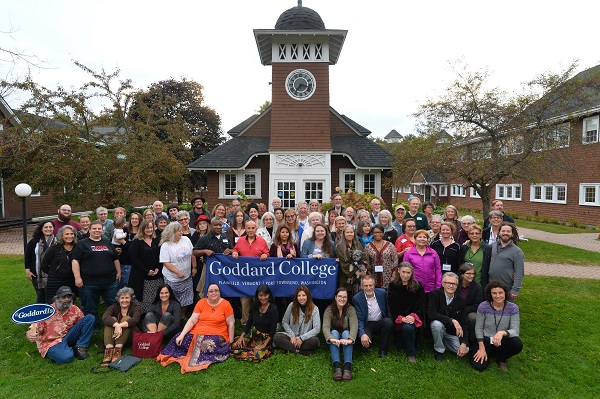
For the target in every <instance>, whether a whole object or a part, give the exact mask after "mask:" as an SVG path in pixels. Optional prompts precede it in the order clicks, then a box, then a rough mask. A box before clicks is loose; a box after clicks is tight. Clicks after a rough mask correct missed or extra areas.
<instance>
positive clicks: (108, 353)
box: [100, 348, 115, 367]
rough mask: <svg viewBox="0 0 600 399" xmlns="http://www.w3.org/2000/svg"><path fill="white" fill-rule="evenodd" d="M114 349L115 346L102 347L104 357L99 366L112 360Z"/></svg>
mask: <svg viewBox="0 0 600 399" xmlns="http://www.w3.org/2000/svg"><path fill="white" fill-rule="evenodd" d="M114 350H115V348H106V349H104V359H102V363H100V366H102V367H107V366H108V364H109V363H110V362H111V361H112V357H113V352H114Z"/></svg>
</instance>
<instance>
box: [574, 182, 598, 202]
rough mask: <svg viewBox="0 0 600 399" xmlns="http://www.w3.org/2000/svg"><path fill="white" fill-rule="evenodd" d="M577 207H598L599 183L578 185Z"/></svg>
mask: <svg viewBox="0 0 600 399" xmlns="http://www.w3.org/2000/svg"><path fill="white" fill-rule="evenodd" d="M579 205H589V206H600V183H581V184H580V185H579Z"/></svg>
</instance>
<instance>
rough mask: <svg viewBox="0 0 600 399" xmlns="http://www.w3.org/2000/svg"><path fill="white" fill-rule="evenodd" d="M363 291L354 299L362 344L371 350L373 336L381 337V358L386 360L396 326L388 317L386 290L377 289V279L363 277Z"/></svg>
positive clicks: (368, 276)
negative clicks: (391, 336)
mask: <svg viewBox="0 0 600 399" xmlns="http://www.w3.org/2000/svg"><path fill="white" fill-rule="evenodd" d="M362 289H363V290H362V291H360V292H359V293H357V294H356V295H354V298H353V304H354V308H355V309H356V315H357V317H358V335H359V336H360V342H361V343H362V346H363V347H365V348H369V347H370V346H371V344H372V341H371V337H372V336H373V334H379V335H381V341H380V342H379V357H381V358H384V357H385V356H386V355H387V350H388V342H389V341H390V335H391V334H392V327H393V325H394V324H393V322H392V320H391V319H390V318H389V317H388V312H387V304H386V300H385V290H384V289H383V288H375V279H374V278H373V276H370V275H367V276H365V277H363V279H362Z"/></svg>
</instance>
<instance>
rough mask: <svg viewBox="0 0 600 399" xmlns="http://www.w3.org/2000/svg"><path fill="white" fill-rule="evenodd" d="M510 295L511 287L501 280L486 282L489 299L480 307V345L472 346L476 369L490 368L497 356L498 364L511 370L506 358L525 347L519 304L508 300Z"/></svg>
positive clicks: (478, 320) (478, 316) (476, 325)
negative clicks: (490, 361) (492, 360)
mask: <svg viewBox="0 0 600 399" xmlns="http://www.w3.org/2000/svg"><path fill="white" fill-rule="evenodd" d="M509 295H510V291H509V290H508V288H506V286H505V285H504V284H503V283H501V282H499V281H495V280H494V281H490V283H489V284H488V285H486V286H485V301H484V302H481V304H480V305H479V307H478V308H477V321H476V322H475V337H477V344H478V349H477V352H475V350H474V349H473V350H472V352H474V354H473V355H472V357H471V367H473V368H474V369H475V370H478V371H483V370H485V369H487V368H488V366H489V358H490V357H491V356H493V357H495V358H496V363H498V368H499V369H500V370H502V371H508V367H507V366H506V361H507V360H508V359H509V358H511V357H513V356H514V355H517V354H519V353H521V351H522V350H523V342H521V338H519V332H520V328H521V317H520V315H519V307H518V306H517V305H515V303H514V302H509V301H508V298H509Z"/></svg>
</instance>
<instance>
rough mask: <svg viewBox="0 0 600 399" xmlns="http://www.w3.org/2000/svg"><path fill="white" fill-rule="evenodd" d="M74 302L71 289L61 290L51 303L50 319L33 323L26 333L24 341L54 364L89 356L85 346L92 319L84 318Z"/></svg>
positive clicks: (92, 325) (87, 344)
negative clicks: (32, 343)
mask: <svg viewBox="0 0 600 399" xmlns="http://www.w3.org/2000/svg"><path fill="white" fill-rule="evenodd" d="M73 300H74V295H73V291H71V288H70V287H68V286H63V287H60V288H59V289H58V291H56V295H55V296H54V303H53V304H52V306H53V307H54V308H55V309H56V313H54V315H52V317H50V318H49V319H46V320H44V321H40V322H38V323H34V324H32V325H31V326H29V330H27V334H26V337H27V339H28V340H29V341H31V342H35V343H36V344H37V348H38V351H39V352H40V355H42V357H47V358H48V359H50V360H52V361H53V362H54V363H56V364H66V363H70V362H71V361H73V358H76V359H77V360H84V359H86V358H87V357H88V354H87V347H88V346H89V344H90V340H91V339H92V333H93V332H94V321H95V318H94V316H93V315H91V314H88V315H87V316H84V315H83V312H82V311H81V309H79V308H78V307H77V306H75V305H73ZM73 346H74V348H73Z"/></svg>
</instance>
